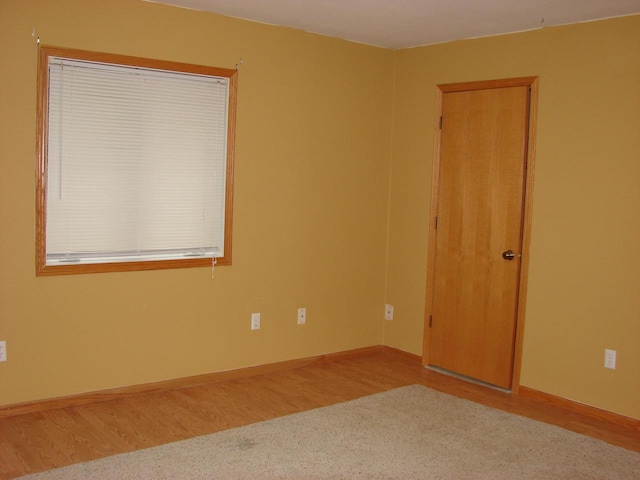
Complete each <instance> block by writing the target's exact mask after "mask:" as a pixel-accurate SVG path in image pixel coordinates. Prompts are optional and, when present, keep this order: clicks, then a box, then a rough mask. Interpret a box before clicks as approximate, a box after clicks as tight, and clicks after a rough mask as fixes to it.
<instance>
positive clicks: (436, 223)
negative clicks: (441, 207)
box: [433, 217, 438, 230]
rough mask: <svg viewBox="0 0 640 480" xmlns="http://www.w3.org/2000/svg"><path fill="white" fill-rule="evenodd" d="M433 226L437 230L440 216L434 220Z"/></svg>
mask: <svg viewBox="0 0 640 480" xmlns="http://www.w3.org/2000/svg"><path fill="white" fill-rule="evenodd" d="M433 226H434V228H435V229H436V230H437V229H438V217H436V218H435V219H434V220H433Z"/></svg>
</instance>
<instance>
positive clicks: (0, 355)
mask: <svg viewBox="0 0 640 480" xmlns="http://www.w3.org/2000/svg"><path fill="white" fill-rule="evenodd" d="M6 361H7V341H6V340H2V341H1V342H0V362H6Z"/></svg>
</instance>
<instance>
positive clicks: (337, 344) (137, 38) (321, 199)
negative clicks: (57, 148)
mask: <svg viewBox="0 0 640 480" xmlns="http://www.w3.org/2000/svg"><path fill="white" fill-rule="evenodd" d="M32 28H34V29H35V34H36V35H37V36H39V37H40V39H41V42H42V43H43V44H47V45H55V46H62V47H71V48H79V49H87V50H94V51H104V52H110V53H118V54H128V55H137V56H144V57H150V58H159V59H167V60H174V61H182V62H192V63H198V64H206V65H215V66H220V67H226V68H233V67H234V66H235V64H236V63H237V62H238V61H239V59H240V58H242V59H243V60H244V63H243V65H242V66H241V67H240V73H239V101H238V121H237V144H236V147H237V156H236V172H235V173H236V175H235V182H236V188H235V211H234V214H235V217H234V219H235V223H234V249H233V252H234V259H233V260H234V263H233V265H232V266H231V267H218V268H217V269H216V270H215V279H212V275H211V269H209V268H196V269H186V270H175V271H156V272H131V273H110V274H98V275H76V276H66V277H53V278H51V277H45V278H43V277H40V278H36V277H35V263H34V262H35V260H34V257H35V250H34V213H35V200H34V198H35V193H34V179H35V171H34V152H35V93H36V58H37V48H36V38H35V37H32ZM0 59H1V60H2V74H1V75H0V92H1V93H0V95H1V97H0V98H1V101H2V105H1V108H0V171H1V174H0V224H1V227H0V239H1V248H0V265H2V269H0V297H1V298H0V340H6V341H7V347H8V356H9V361H8V362H6V363H2V364H0V405H7V404H13V403H18V402H24V401H30V400H35V399H43V398H50V397H57V396H63V395H71V394H75V393H80V392H86V391H94V390H100V389H106V388H111V387H117V386H123V385H133V384H140V383H145V382H152V381H158V380H165V379H171V378H178V377H184V376H189V375H196V374H200V373H207V372H213V371H220V370H226V369H232V368H239V367H243V366H249V365H255V364H264V363H269V362H274V361H280V360H286V359H292V358H299V357H305V356H311V355H316V354H321V353H327V352H335V351H343V350H348V349H352V348H357V347H363V346H370V345H378V344H381V343H382V342H383V325H382V312H383V307H382V305H383V303H384V252H385V245H386V233H385V232H386V223H387V200H388V169H389V164H390V158H391V108H392V89H391V87H390V85H391V81H392V78H393V77H392V70H393V52H390V51H387V50H384V49H380V48H374V47H368V46H363V45H358V44H355V43H349V42H345V41H340V40H336V39H332V38H329V37H322V36H318V35H311V34H306V33H303V32H300V31H295V30H291V29H286V28H277V27H271V26H267V25H262V24H258V23H251V22H245V21H240V20H234V19H230V18H224V17H221V16H217V15H213V14H207V13H202V12H195V11H190V10H185V9H178V8H173V7H167V6H162V5H157V4H152V3H146V2H142V1H137V0H109V1H108V2H106V1H103V0H55V1H54V0H47V1H44V0H42V1H36V0H2V1H0ZM303 306H304V307H307V310H308V311H307V314H308V319H307V325H305V326H298V325H297V322H296V320H297V308H298V307H303ZM252 312H261V313H262V329H261V330H260V331H256V332H252V331H250V328H249V327H250V314H251V313H252Z"/></svg>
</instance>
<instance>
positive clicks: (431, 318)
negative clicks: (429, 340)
mask: <svg viewBox="0 0 640 480" xmlns="http://www.w3.org/2000/svg"><path fill="white" fill-rule="evenodd" d="M431 325H433V315H429V328H431Z"/></svg>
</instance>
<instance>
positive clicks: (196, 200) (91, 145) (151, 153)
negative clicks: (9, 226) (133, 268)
mask: <svg viewBox="0 0 640 480" xmlns="http://www.w3.org/2000/svg"><path fill="white" fill-rule="evenodd" d="M48 78H49V91H48V99H49V102H48V109H49V110H48V112H47V121H48V133H47V177H46V178H47V181H46V182H47V183H46V264H47V265H60V264H65V263H105V262H130V261H144V260H171V259H180V258H191V257H194V256H203V257H222V256H223V255H224V225H225V221H224V218H225V210H224V209H225V172H226V158H227V152H226V150H227V145H226V142H227V118H228V112H227V109H228V95H229V93H228V79H227V78H221V77H211V76H205V75H197V74H190V73H182V72H173V71H163V70H153V69H146V68H137V67H130V66H123V65H112V64H103V63H96V62H88V61H77V60H71V59H64V58H59V57H50V59H49V76H48Z"/></svg>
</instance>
